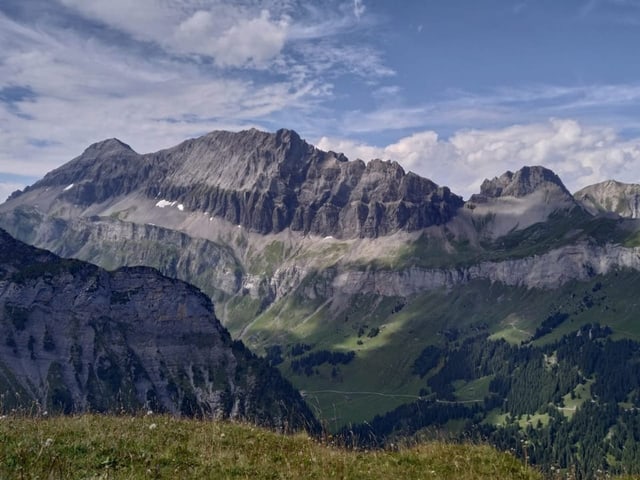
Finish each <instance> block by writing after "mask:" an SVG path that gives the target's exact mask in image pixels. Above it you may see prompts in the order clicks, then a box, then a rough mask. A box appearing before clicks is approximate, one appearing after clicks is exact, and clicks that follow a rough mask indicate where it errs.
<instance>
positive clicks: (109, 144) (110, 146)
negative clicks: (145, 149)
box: [84, 138, 135, 155]
mask: <svg viewBox="0 0 640 480" xmlns="http://www.w3.org/2000/svg"><path fill="white" fill-rule="evenodd" d="M119 151H129V152H133V153H135V151H134V150H133V149H132V148H131V147H130V146H129V145H127V144H126V143H124V142H123V141H121V140H118V139H117V138H108V139H106V140H102V141H100V142H96V143H93V144H91V145H89V147H87V149H86V150H85V151H84V154H90V153H93V152H95V153H100V154H102V155H105V154H113V153H117V152H119Z"/></svg>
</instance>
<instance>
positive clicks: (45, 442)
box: [44, 438, 53, 448]
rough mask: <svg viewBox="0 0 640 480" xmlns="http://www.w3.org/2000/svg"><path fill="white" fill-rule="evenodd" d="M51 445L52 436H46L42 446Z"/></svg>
mask: <svg viewBox="0 0 640 480" xmlns="http://www.w3.org/2000/svg"><path fill="white" fill-rule="evenodd" d="M51 445H53V438H47V439H46V440H45V441H44V446H45V448H48V447H50V446H51Z"/></svg>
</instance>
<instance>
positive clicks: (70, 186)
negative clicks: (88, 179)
mask: <svg viewBox="0 0 640 480" xmlns="http://www.w3.org/2000/svg"><path fill="white" fill-rule="evenodd" d="M73 185H74V184H73V183H72V184H71V185H67V186H66V187H64V189H63V190H62V191H63V192H66V191H67V190H71V189H72V188H73Z"/></svg>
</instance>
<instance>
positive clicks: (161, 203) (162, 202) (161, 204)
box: [156, 200, 176, 208]
mask: <svg viewBox="0 0 640 480" xmlns="http://www.w3.org/2000/svg"><path fill="white" fill-rule="evenodd" d="M175 204H176V202H170V201H169V200H160V201H159V202H158V203H156V207H160V208H164V207H173V206H174V205H175Z"/></svg>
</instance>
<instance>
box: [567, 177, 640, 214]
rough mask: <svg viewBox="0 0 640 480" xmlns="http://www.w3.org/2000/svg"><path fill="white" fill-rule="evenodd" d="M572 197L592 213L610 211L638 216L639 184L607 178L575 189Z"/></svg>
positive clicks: (639, 204)
mask: <svg viewBox="0 0 640 480" xmlns="http://www.w3.org/2000/svg"><path fill="white" fill-rule="evenodd" d="M574 197H575V198H576V200H577V201H578V202H580V203H581V204H582V205H583V206H584V208H586V209H587V210H588V211H589V212H591V213H593V214H596V213H601V212H610V213H615V214H616V215H620V216H621V217H626V218H640V185H636V184H632V183H622V182H616V181H615V180H607V181H606V182H601V183H597V184H595V185H590V186H588V187H585V188H583V189H582V190H579V191H577V192H576V193H575V194H574Z"/></svg>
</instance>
